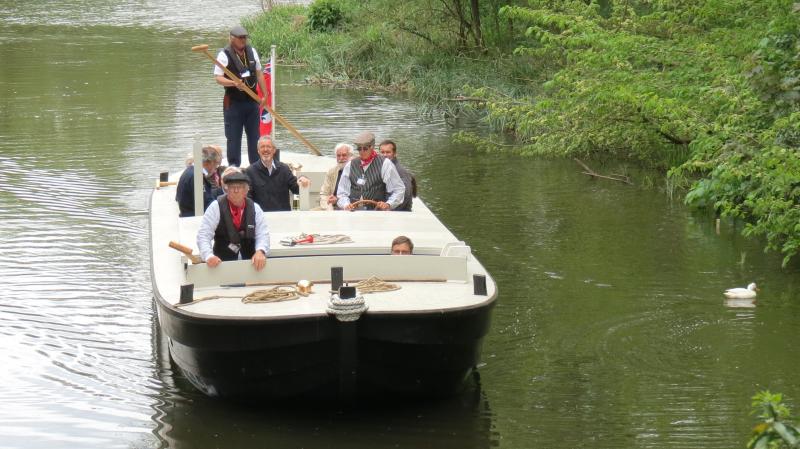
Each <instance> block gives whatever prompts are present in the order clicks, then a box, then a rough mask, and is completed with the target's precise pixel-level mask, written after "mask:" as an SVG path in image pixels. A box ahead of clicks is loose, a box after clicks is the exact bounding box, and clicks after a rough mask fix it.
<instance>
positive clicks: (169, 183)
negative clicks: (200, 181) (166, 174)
mask: <svg viewBox="0 0 800 449" xmlns="http://www.w3.org/2000/svg"><path fill="white" fill-rule="evenodd" d="M174 185H178V183H177V182H175V181H158V187H166V186H174Z"/></svg>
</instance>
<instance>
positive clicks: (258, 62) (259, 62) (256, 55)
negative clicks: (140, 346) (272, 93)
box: [253, 47, 261, 70]
mask: <svg viewBox="0 0 800 449" xmlns="http://www.w3.org/2000/svg"><path fill="white" fill-rule="evenodd" d="M253 56H254V57H255V58H256V70H261V58H260V57H259V56H258V51H256V47H253Z"/></svg>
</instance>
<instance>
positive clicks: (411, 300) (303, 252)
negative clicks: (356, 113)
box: [150, 153, 496, 318]
mask: <svg viewBox="0 0 800 449" xmlns="http://www.w3.org/2000/svg"><path fill="white" fill-rule="evenodd" d="M281 160H282V161H284V162H294V163H300V164H302V166H303V167H302V169H301V173H302V174H304V175H306V176H308V177H309V178H310V179H311V180H312V194H311V201H312V204H313V205H315V204H316V202H317V198H318V196H319V194H318V190H319V187H320V185H321V183H322V179H323V177H324V175H325V172H326V171H327V170H328V168H330V167H331V166H333V165H334V164H335V160H334V159H332V158H328V157H317V156H311V155H301V154H293V153H282V154H281ZM178 176H180V171H176V172H175V173H172V174H171V179H175V180H176V179H177V178H178ZM413 210H414V212H367V211H360V212H343V211H292V212H270V213H267V214H266V215H265V216H266V220H267V224H268V227H269V231H270V248H271V249H270V254H269V256H268V259H267V266H266V268H265V269H264V270H262V271H260V272H257V271H256V270H255V269H254V268H252V266H251V265H250V263H249V261H238V262H223V263H222V264H221V265H220V266H219V267H217V268H214V269H211V268H208V266H206V265H205V264H200V265H191V264H189V266H188V269H187V270H184V263H185V258H184V256H183V255H182V254H180V253H179V252H177V251H175V250H173V249H171V248H169V247H168V243H169V242H170V241H171V240H174V241H177V242H179V243H181V244H183V245H186V246H188V247H191V248H193V249H194V252H195V254H197V253H198V251H197V243H196V235H197V229H198V227H199V224H200V220H201V218H200V217H190V218H178V206H177V203H176V202H175V187H174V186H170V187H164V188H160V189H156V190H155V191H154V193H153V196H152V204H151V220H150V223H151V237H152V257H153V285H154V288H155V290H156V294H157V295H158V296H160V297H161V298H162V299H163V300H164V301H166V302H167V303H169V304H173V305H174V304H177V303H178V302H179V296H180V286H181V285H182V284H186V283H193V284H194V285H195V293H194V297H195V299H198V298H203V297H207V296H214V295H220V296H236V297H235V298H219V299H212V300H207V301H201V302H197V303H194V304H191V305H187V306H183V307H181V308H182V309H183V310H185V311H187V312H191V313H193V314H201V315H214V316H229V317H252V318H265V317H285V316H296V315H321V314H325V313H326V312H325V308H326V303H327V300H328V297H329V294H328V292H327V291H328V289H329V288H330V284H329V282H330V280H329V277H330V267H331V266H342V267H344V278H345V279H346V280H360V279H365V278H368V277H370V276H373V275H374V276H378V277H380V278H381V279H386V280H392V281H393V280H402V281H400V282H395V283H397V284H399V285H400V286H401V289H400V290H397V291H393V292H384V293H372V294H367V295H365V299H366V301H367V304H368V306H369V312H368V313H392V312H414V311H435V310H442V311H444V310H448V309H460V308H465V307H474V306H477V305H480V304H483V303H486V302H490V301H493V300H494V297H495V296H496V287H495V284H494V281H493V280H492V279H491V277H490V276H489V275H488V273H486V271H485V270H484V268H483V267H482V266H481V265H480V263H479V262H478V261H477V260H476V259H475V258H474V257H473V256H472V254H471V251H470V248H469V247H468V246H466V245H465V244H464V243H463V242H461V241H459V240H458V239H457V238H456V237H455V236H454V235H453V234H452V233H451V232H450V231H449V230H448V229H447V228H446V227H445V226H444V225H443V224H442V223H441V222H440V221H439V220H438V219H437V218H436V217H435V216H434V215H433V214H432V213H431V212H430V210H428V208H427V207H426V206H425V205H424V203H422V201H420V200H419V199H418V198H417V199H415V200H414V206H413ZM300 233H307V234H346V235H348V236H350V237H351V238H352V240H353V242H352V243H346V244H332V245H297V246H294V247H287V246H283V245H281V244H280V240H281V239H282V238H286V237H293V236H297V235H299V234H300ZM398 235H406V236H408V237H410V238H411V240H412V241H413V242H414V245H415V247H414V254H415V255H414V256H389V255H388V254H389V250H390V248H389V246H390V243H391V241H392V239H393V238H395V237H396V236H398ZM473 274H481V275H485V276H486V277H487V280H486V284H487V286H486V287H487V296H478V295H474V294H473V285H472V275H473ZM301 279H307V280H312V281H314V282H315V283H317V285H316V286H315V287H314V288H313V291H314V292H315V293H314V294H312V295H311V296H309V297H306V298H302V297H301V298H300V299H297V300H292V301H286V302H279V303H265V304H244V303H242V302H241V300H240V298H241V297H242V296H244V295H246V294H248V293H250V292H252V291H254V290H260V289H265V288H269V287H267V286H255V287H220V286H221V285H227V284H239V283H244V282H269V283H274V282H286V283H287V284H293V283H296V282H297V281H298V280H301Z"/></svg>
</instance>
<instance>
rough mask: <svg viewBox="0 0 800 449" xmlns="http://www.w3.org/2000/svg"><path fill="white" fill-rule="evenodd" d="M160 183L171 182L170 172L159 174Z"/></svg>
mask: <svg viewBox="0 0 800 449" xmlns="http://www.w3.org/2000/svg"><path fill="white" fill-rule="evenodd" d="M158 181H159V182H167V181H169V172H168V171H162V172H161V173H159V174H158Z"/></svg>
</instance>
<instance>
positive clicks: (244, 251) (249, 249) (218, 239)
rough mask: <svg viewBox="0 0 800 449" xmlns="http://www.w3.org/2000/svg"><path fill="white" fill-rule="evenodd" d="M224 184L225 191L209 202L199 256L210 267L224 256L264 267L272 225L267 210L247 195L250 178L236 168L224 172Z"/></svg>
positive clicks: (215, 264)
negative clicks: (269, 223) (265, 211)
mask: <svg viewBox="0 0 800 449" xmlns="http://www.w3.org/2000/svg"><path fill="white" fill-rule="evenodd" d="M222 184H223V188H224V190H225V194H224V195H222V196H220V197H219V198H217V200H216V201H214V202H213V203H211V205H209V206H208V209H206V213H205V214H204V215H203V221H202V223H201V224H200V229H199V230H198V231H197V247H198V248H199V249H200V257H201V258H202V259H203V260H204V261H206V263H207V264H208V266H209V267H211V268H214V267H216V266H217V265H219V264H220V262H222V261H223V260H225V261H228V260H246V259H252V260H253V266H254V267H255V269H256V270H261V269H262V268H264V265H266V263H267V253H268V252H269V229H268V228H267V222H266V221H265V220H264V212H262V211H261V208H260V207H259V206H258V204H256V203H254V202H253V200H251V199H250V198H248V197H247V192H248V191H249V190H250V179H249V178H248V177H247V175H245V174H244V173H242V172H241V171H240V170H238V169H236V170H232V171H231V173H228V174H226V175H225V176H223V178H222ZM212 242H213V246H212Z"/></svg>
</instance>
